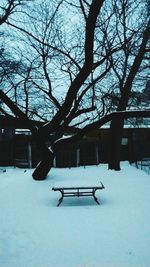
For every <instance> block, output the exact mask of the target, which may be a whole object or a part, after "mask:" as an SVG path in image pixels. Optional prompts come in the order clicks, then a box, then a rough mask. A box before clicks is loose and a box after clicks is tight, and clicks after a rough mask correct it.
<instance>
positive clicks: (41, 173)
mask: <svg viewBox="0 0 150 267" xmlns="http://www.w3.org/2000/svg"><path fill="white" fill-rule="evenodd" d="M53 159H54V153H52V152H51V151H49V155H47V156H46V157H45V158H44V159H42V160H41V161H40V162H39V163H38V165H37V166H36V168H35V170H34V172H33V174H32V177H33V179H34V180H44V179H46V176H47V174H48V173H49V171H50V169H51V168H52V166H53Z"/></svg>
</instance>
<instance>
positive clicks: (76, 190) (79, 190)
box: [52, 183, 104, 207]
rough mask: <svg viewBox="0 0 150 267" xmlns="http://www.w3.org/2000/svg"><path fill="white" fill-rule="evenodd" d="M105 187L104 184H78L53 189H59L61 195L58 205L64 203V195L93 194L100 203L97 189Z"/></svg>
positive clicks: (82, 195) (84, 195)
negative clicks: (96, 194)
mask: <svg viewBox="0 0 150 267" xmlns="http://www.w3.org/2000/svg"><path fill="white" fill-rule="evenodd" d="M102 189H104V185H103V184H102V183H101V185H100V186H81V187H80V186H77V187H53V188H52V190H53V191H59V192H60V193H61V197H60V199H59V201H58V204H57V207H58V206H59V205H60V204H61V203H62V201H63V198H64V197H89V196H92V197H93V198H94V200H95V201H96V203H97V204H100V203H99V201H98V199H97V197H96V196H95V193H96V191H97V190H102Z"/></svg>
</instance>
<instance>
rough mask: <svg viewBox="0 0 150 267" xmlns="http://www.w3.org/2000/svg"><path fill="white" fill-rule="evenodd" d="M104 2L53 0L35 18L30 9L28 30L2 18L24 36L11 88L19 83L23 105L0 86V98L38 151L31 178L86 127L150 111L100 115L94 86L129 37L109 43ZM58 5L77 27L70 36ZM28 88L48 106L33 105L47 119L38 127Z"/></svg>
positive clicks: (44, 169) (104, 78) (39, 174)
mask: <svg viewBox="0 0 150 267" xmlns="http://www.w3.org/2000/svg"><path fill="white" fill-rule="evenodd" d="M62 4H64V6H63V5H62ZM70 4H71V5H70ZM104 4H105V1H104V0H101V1H100V0H93V1H79V2H78V4H76V2H75V3H74V2H71V3H70V2H69V1H63V0H62V1H56V5H55V10H52V12H50V11H49V9H47V6H46V9H45V11H46V12H45V11H44V10H42V12H43V14H42V17H41V19H40V17H38V20H36V18H35V16H34V14H35V13H34V12H33V13H30V19H31V20H32V28H30V29H29V28H27V27H23V23H21V24H17V23H16V21H13V19H11V20H8V21H7V25H8V26H9V27H13V28H15V29H16V30H17V32H21V33H23V36H24V37H25V38H26V37H28V41H27V43H28V44H29V47H30V52H31V53H30V54H29V56H28V55H24V60H25V62H26V63H27V66H28V67H27V69H26V72H25V75H24V76H23V79H22V81H21V82H20V83H19V85H18V84H17V85H16V86H17V87H16V88H20V85H21V86H23V95H24V99H22V100H24V101H23V103H24V104H23V105H22V104H21V102H20V103H19V104H18V103H17V101H16V104H17V105H16V104H15V103H14V101H12V100H11V97H10V94H9V93H7V94H6V93H4V92H3V91H0V99H1V101H3V103H5V105H7V107H8V108H9V109H10V110H11V112H13V114H14V115H15V116H16V117H17V118H19V120H21V121H22V122H24V124H25V125H28V127H29V129H30V130H31V132H32V134H33V136H34V140H35V141H36V144H37V148H38V149H39V151H40V153H41V162H40V163H39V164H38V166H37V167H36V169H35V171H34V173H33V177H34V179H37V180H38V179H39V180H40V179H44V178H45V177H46V175H47V173H48V172H49V170H50V168H51V166H52V164H53V159H54V156H55V154H56V152H57V151H58V150H59V149H60V148H61V146H62V145H63V144H66V145H67V144H68V143H70V142H75V141H76V140H78V139H79V138H81V137H82V136H83V135H84V134H86V133H87V131H89V130H91V129H94V128H96V127H100V126H101V125H102V124H103V123H106V122H107V121H109V120H112V119H114V118H117V119H118V116H120V117H126V116H127V117H132V116H139V115H143V116H149V112H143V113H142V112H141V113H139V112H137V113H134V114H133V113H120V112H119V113H117V114H118V115H115V114H114V115H111V114H110V115H107V116H103V117H102V118H101V117H100V116H102V115H105V114H106V111H105V110H104V105H103V104H104V101H103V98H101V95H100V96H98V92H100V91H99V90H98V88H99V87H101V85H102V84H105V85H106V84H107V80H108V79H107V78H108V77H107V75H108V74H109V73H110V70H112V67H113V66H114V62H112V56H113V55H115V53H117V52H118V51H121V50H122V49H123V48H124V46H125V45H126V44H127V43H128V42H129V38H127V40H124V41H122V42H118V40H117V42H116V41H114V42H113V43H112V44H111V46H110V43H109V42H108V37H107V34H106V31H103V30H102V29H103V24H104V22H103V21H101V17H102V16H103V15H102V14H103V13H102V12H104V15H105V16H104V17H105V22H106V24H107V22H108V26H109V25H111V23H112V22H113V20H112V21H111V18H112V15H113V14H114V11H113V10H112V11H111V12H109V13H108V14H107V16H106V13H105V5H104ZM61 7H63V11H64V12H67V13H69V12H68V8H69V10H71V11H70V12H71V16H70V17H69V19H70V20H71V19H72V21H71V25H72V26H73V25H75V29H76V30H77V31H75V30H73V27H71V30H72V32H73V34H72V35H70V34H68V35H69V36H71V38H69V37H68V38H65V36H66V31H69V33H71V31H70V29H69V27H67V25H66V23H65V25H64V24H63V23H62V24H61V23H60V20H59V19H58V17H59V16H58V14H60V15H61V12H62V10H61ZM75 9H78V10H79V11H80V15H81V16H79V17H77V18H74V17H73V16H72V14H73V13H72V12H73V10H75ZM59 12H60V13H59ZM101 13H102V14H101ZM75 14H77V13H75ZM59 18H60V17H59ZM62 21H65V22H66V18H64V17H63V18H62ZM81 22H82V23H81ZM24 25H27V23H24ZM30 25H31V24H30ZM79 25H81V28H79ZM109 31H110V30H109ZM109 36H110V38H111V39H112V40H113V36H112V35H111V32H109ZM143 36H144V35H143ZM106 44H107V46H106ZM106 48H107V49H106ZM28 51H29V50H28ZM112 63H113V64H112ZM56 77H57V79H56ZM53 79H54V82H53ZM62 79H63V81H62ZM58 85H59V88H60V87H61V86H63V94H62V93H61V95H60V94H59V92H58V91H57V86H58ZM14 86H15V84H14ZM108 90H109V88H108ZM61 91H62V90H61ZM16 92H18V89H16ZM31 92H33V95H34V94H35V92H38V93H39V96H40V97H39V102H40V103H42V100H41V99H42V98H43V99H44V100H46V101H47V103H48V107H47V110H48V108H49V109H51V110H52V112H49V115H48V116H46V114H41V112H39V113H38V110H35V113H36V115H37V116H39V117H40V116H41V118H42V119H43V118H44V119H45V120H47V123H44V125H43V126H42V127H39V126H38V125H37V124H36V123H34V122H33V121H31V120H30V117H31V113H32V114H33V113H34V109H33V108H32V112H30V110H29V107H30V104H29V102H30V97H31ZM46 105H47V104H46ZM100 108H101V110H100V111H99V110H98V109H100ZM109 111H110V110H109ZM107 112H108V110H107ZM72 126H78V127H79V129H78V133H77V134H75V135H74V136H72V137H70V138H67V139H62V136H63V134H64V133H65V131H66V129H69V128H71V127H72ZM50 134H53V136H54V140H53V141H52V143H51V147H50V148H48V147H47V146H46V140H47V138H48V136H49V135H50Z"/></svg>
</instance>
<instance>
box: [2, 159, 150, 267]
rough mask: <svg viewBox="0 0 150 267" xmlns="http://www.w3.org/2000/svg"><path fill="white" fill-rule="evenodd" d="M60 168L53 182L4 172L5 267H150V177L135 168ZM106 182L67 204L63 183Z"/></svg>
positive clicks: (17, 171) (10, 170) (54, 172)
mask: <svg viewBox="0 0 150 267" xmlns="http://www.w3.org/2000/svg"><path fill="white" fill-rule="evenodd" d="M121 166H122V170H121V171H120V172H115V171H110V170H107V165H105V164H102V165H99V166H88V167H86V168H84V167H80V168H71V169H68V168H67V169H52V171H51V173H50V175H49V176H48V179H47V180H45V181H39V182H37V181H34V180H33V179H32V178H31V174H32V170H27V171H26V172H24V170H23V169H17V168H16V169H14V168H6V172H5V173H2V172H0V267H149V266H150V176H149V175H148V174H146V173H145V172H144V171H141V170H137V169H136V168H135V167H133V166H130V165H129V164H128V163H127V162H123V163H122V165H121ZM99 181H102V183H103V184H104V186H105V189H104V190H102V191H98V192H97V194H96V196H97V197H98V199H99V200H100V202H101V205H97V204H96V202H95V201H94V200H93V199H92V197H86V198H68V199H64V201H63V203H62V204H61V206H60V207H56V205H57V202H58V198H59V196H60V194H59V192H54V191H52V190H51V188H52V187H53V186H54V185H55V184H56V183H57V185H58V184H61V185H62V184H63V183H72V184H73V183H74V182H76V183H78V184H79V185H80V183H82V184H83V183H85V184H86V185H88V184H90V185H91V183H93V184H94V185H95V184H96V183H97V182H99Z"/></svg>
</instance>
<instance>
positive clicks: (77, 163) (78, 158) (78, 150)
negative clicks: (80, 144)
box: [76, 148, 80, 167]
mask: <svg viewBox="0 0 150 267" xmlns="http://www.w3.org/2000/svg"><path fill="white" fill-rule="evenodd" d="M76 166H77V167H79V166H80V149H79V148H77V150H76Z"/></svg>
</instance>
